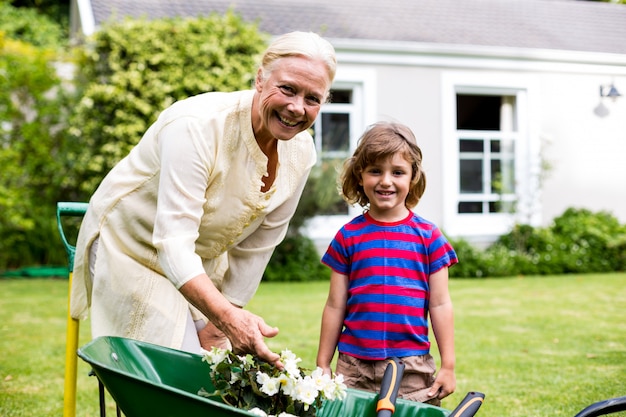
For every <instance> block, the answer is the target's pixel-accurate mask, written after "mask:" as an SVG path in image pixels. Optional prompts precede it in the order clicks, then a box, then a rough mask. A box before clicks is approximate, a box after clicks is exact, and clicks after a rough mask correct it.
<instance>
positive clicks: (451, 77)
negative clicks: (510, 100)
mask: <svg viewBox="0 0 626 417" xmlns="http://www.w3.org/2000/svg"><path fill="white" fill-rule="evenodd" d="M535 90H536V86H535V82H534V80H533V78H532V77H531V76H523V75H510V76H509V75H503V74H502V73H480V74H478V73H460V72H450V73H445V74H443V76H442V141H441V143H442V151H443V152H442V155H443V157H442V159H443V160H442V167H443V171H442V177H443V194H442V195H443V210H444V213H443V221H442V228H443V229H444V230H445V231H446V233H448V234H450V235H451V236H456V237H463V238H466V239H468V240H470V241H471V240H480V241H493V240H495V239H496V238H497V237H498V236H500V235H502V234H505V233H507V232H508V231H509V230H510V229H511V227H512V226H513V225H514V224H515V223H524V224H531V225H538V224H539V223H540V219H541V214H540V212H541V211H540V200H539V174H540V150H539V139H538V137H539V135H538V134H537V133H536V129H535V128H534V126H535V125H536V120H537V117H536V115H535V114H534V111H533V110H532V109H533V108H534V109H536V106H534V107H533V106H532V104H531V103H532V101H533V100H534V96H535V95H536V94H535ZM458 94H474V95H498V96H510V97H514V103H515V104H514V106H515V108H514V111H513V117H514V120H513V125H514V126H516V131H515V132H505V133H504V134H505V135H507V136H511V135H512V137H514V138H515V151H514V182H515V195H514V196H506V200H508V202H513V203H514V205H515V209H514V210H513V211H512V212H506V211H505V212H499V213H492V212H491V213H490V212H487V213H459V212H458V206H459V202H460V201H464V199H465V197H466V196H467V194H461V192H460V184H459V178H460V177H459V175H460V152H459V139H460V138H461V137H463V134H468V133H469V134H484V133H489V134H491V135H493V134H494V133H500V132H502V131H471V130H457V117H456V116H457V114H456V113H457V111H456V100H457V95H458ZM501 137H502V136H501ZM483 197H484V196H483ZM490 197H493V196H490Z"/></svg>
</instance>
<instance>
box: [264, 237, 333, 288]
mask: <svg viewBox="0 0 626 417" xmlns="http://www.w3.org/2000/svg"><path fill="white" fill-rule="evenodd" d="M328 279H330V272H329V270H328V268H326V267H325V266H324V265H322V264H321V262H320V255H319V253H318V252H317V249H316V248H315V244H314V243H313V241H312V240H311V239H309V238H308V237H306V236H302V235H296V236H288V237H286V238H285V240H284V241H283V242H282V243H281V244H280V245H278V247H277V248H276V250H275V251H274V254H273V255H272V258H271V259H270V262H269V264H268V265H267V268H266V269H265V272H264V274H263V280H264V281H290V282H295V281H318V280H328Z"/></svg>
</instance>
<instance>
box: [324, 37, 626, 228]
mask: <svg viewBox="0 0 626 417" xmlns="http://www.w3.org/2000/svg"><path fill="white" fill-rule="evenodd" d="M336 48H337V50H338V56H339V68H341V67H342V65H349V66H350V67H352V68H357V67H362V68H367V69H368V70H369V71H371V72H372V73H373V74H375V76H373V79H375V80H376V82H375V85H376V97H377V99H376V102H375V103H372V102H368V103H366V106H367V107H368V108H370V111H371V107H372V106H375V110H374V113H375V115H376V116H375V117H376V119H377V120H397V121H400V122H402V123H405V124H407V125H408V126H409V127H411V129H412V130H413V131H414V133H415V135H416V137H417V139H418V141H419V143H420V146H421V148H422V151H423V152H424V164H425V168H426V172H427V175H428V185H427V190H426V193H425V195H424V197H423V199H422V201H421V202H420V203H419V205H418V207H417V208H416V211H417V212H418V213H420V214H421V215H423V216H424V217H426V218H428V219H430V220H432V221H434V222H435V223H437V224H438V225H440V226H441V227H442V228H444V230H445V229H446V226H448V224H447V220H446V217H445V212H446V210H449V209H450V207H449V203H448V202H447V201H446V180H445V178H446V174H447V171H446V163H445V161H446V157H447V154H448V151H449V149H446V148H445V146H442V144H443V142H442V138H443V136H445V134H446V132H445V131H444V129H445V123H444V119H445V118H446V117H449V115H446V114H444V112H445V110H444V109H445V106H444V105H443V104H442V102H443V100H444V98H445V97H444V91H445V88H444V85H445V83H446V79H449V75H450V74H462V75H463V76H465V77H470V78H472V77H474V78H477V79H481V78H482V79H483V80H484V84H485V85H490V84H492V83H495V84H497V83H498V82H497V81H494V80H498V79H501V80H508V81H505V82H504V83H500V85H501V86H506V85H507V83H508V85H511V86H513V87H519V88H522V89H523V90H524V92H525V95H524V96H523V97H524V100H528V102H527V103H526V104H527V107H528V109H527V110H524V111H527V112H528V114H526V115H525V116H526V118H527V121H528V125H527V126H525V127H524V129H526V130H527V132H525V134H527V135H529V136H530V137H531V138H532V140H531V143H534V145H531V147H530V149H527V150H526V152H529V153H530V154H533V153H534V154H536V156H537V157H538V158H539V159H540V161H539V164H538V166H537V167H534V168H532V167H531V168H532V169H534V170H535V171H537V170H539V169H541V172H540V174H541V178H540V181H541V183H540V186H541V188H540V190H533V189H532V187H531V188H527V190H526V191H527V193H529V194H531V195H530V197H531V198H536V199H537V201H536V203H533V204H531V203H529V205H528V207H532V209H531V212H530V213H528V214H527V215H526V216H525V217H524V219H532V223H534V224H536V225H544V226H545V225H549V224H550V222H551V221H552V219H553V218H554V217H556V216H558V215H560V214H562V213H563V211H564V210H565V209H567V208H569V207H577V208H588V209H590V210H592V211H599V210H605V211H608V212H611V213H612V214H613V215H615V216H616V217H618V219H619V220H620V221H621V222H626V163H625V162H623V161H624V160H626V97H621V98H619V99H617V100H616V101H615V102H612V101H611V100H608V99H604V105H605V106H606V109H608V111H609V113H608V114H606V115H605V116H604V117H600V116H598V114H596V112H597V110H596V112H594V110H595V109H596V107H597V106H598V104H599V103H600V96H599V87H600V85H601V84H607V83H610V82H614V83H615V86H616V87H617V88H618V89H619V90H620V91H621V92H622V94H626V56H623V55H612V54H581V53H571V52H562V51H532V50H512V49H506V48H498V49H494V48H491V49H490V48H472V47H463V48H458V47H451V49H450V50H449V51H446V52H445V53H442V51H443V50H445V48H441V47H439V48H438V50H437V51H430V50H428V49H423V48H421V47H420V46H419V45H417V46H416V45H415V44H413V45H408V46H407V45H404V46H403V47H398V46H396V47H395V49H394V48H384V47H380V46H378V45H372V44H369V45H368V46H366V47H363V48H361V49H360V48H358V47H355V45H354V43H351V44H349V45H341V44H339V45H336ZM412 48H413V49H412ZM426 48H428V47H426ZM526 91H529V93H528V94H526ZM448 99H450V97H448ZM546 167H549V168H547V169H546ZM529 187H530V186H529ZM447 204H448V206H447ZM524 219H522V220H521V221H523V220H524ZM467 227H470V228H471V227H475V228H476V229H479V228H480V224H479V223H475V224H473V225H472V224H471V223H470V224H469V225H468V226H467ZM475 232H476V233H478V231H475ZM453 235H454V233H453ZM490 238H491V239H493V236H491V237H488V236H487V237H485V239H486V240H489V239H490Z"/></svg>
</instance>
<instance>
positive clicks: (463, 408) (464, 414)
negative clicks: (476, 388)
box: [448, 392, 485, 417]
mask: <svg viewBox="0 0 626 417" xmlns="http://www.w3.org/2000/svg"><path fill="white" fill-rule="evenodd" d="M484 399H485V394H483V393H482V392H468V393H467V394H466V395H465V398H463V401H461V402H460V403H459V405H457V406H456V408H455V409H454V410H452V412H451V413H450V415H449V416H448V417H472V416H473V415H474V414H476V412H477V411H478V409H479V408H480V406H481V405H482V404H483V400H484Z"/></svg>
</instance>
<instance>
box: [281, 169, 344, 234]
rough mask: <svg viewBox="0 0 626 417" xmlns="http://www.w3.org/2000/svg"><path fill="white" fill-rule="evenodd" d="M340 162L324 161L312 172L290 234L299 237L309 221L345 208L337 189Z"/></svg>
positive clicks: (291, 223) (290, 226)
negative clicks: (321, 214) (314, 217)
mask: <svg viewBox="0 0 626 417" xmlns="http://www.w3.org/2000/svg"><path fill="white" fill-rule="evenodd" d="M338 164H339V161H332V160H331V161H323V162H322V163H320V164H318V165H316V166H314V167H313V169H312V170H311V173H310V174H309V178H308V179H307V183H306V186H305V187H304V191H303V193H302V197H301V198H300V201H299V203H298V208H297V209H296V212H295V214H294V216H293V218H292V219H291V222H290V223H289V234H290V235H298V234H299V232H300V228H301V227H302V226H303V225H304V224H305V223H306V221H307V220H308V219H310V218H311V217H313V216H316V215H319V214H320V213H333V212H334V211H336V210H334V209H335V208H336V207H343V206H345V202H344V200H343V198H342V197H341V195H340V194H339V190H338V188H337V187H333V186H331V185H332V184H337V178H338V175H339V172H338V166H339V165H338Z"/></svg>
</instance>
